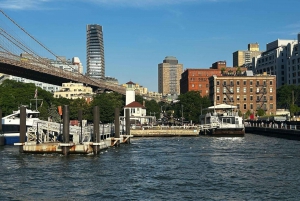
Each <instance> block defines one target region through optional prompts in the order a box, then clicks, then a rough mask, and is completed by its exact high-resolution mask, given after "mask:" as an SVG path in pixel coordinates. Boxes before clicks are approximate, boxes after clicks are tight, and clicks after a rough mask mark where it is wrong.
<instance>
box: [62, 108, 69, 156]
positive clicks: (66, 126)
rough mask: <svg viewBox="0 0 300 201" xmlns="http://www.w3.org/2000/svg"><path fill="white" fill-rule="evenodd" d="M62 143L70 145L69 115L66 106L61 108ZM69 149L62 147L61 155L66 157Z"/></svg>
mask: <svg viewBox="0 0 300 201" xmlns="http://www.w3.org/2000/svg"><path fill="white" fill-rule="evenodd" d="M63 143H65V144H68V143H70V114H69V106H68V105H64V108H63ZM69 149H70V147H69V146H63V155H68V154H69Z"/></svg>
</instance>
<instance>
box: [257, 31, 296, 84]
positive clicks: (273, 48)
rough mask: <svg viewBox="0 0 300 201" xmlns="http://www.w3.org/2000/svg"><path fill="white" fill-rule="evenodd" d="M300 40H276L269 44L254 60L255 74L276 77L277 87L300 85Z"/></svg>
mask: <svg viewBox="0 0 300 201" xmlns="http://www.w3.org/2000/svg"><path fill="white" fill-rule="evenodd" d="M299 41H300V34H298V40H281V39H278V40H275V41H273V42H271V43H268V44H267V46H266V47H267V48H266V51H265V52H263V53H262V54H261V55H259V56H256V57H254V58H253V60H252V65H253V72H254V73H257V74H263V73H264V72H266V73H268V74H271V75H276V77H277V78H276V87H277V88H280V86H282V85H284V84H288V85H290V84H296V85H298V84H300V56H299Z"/></svg>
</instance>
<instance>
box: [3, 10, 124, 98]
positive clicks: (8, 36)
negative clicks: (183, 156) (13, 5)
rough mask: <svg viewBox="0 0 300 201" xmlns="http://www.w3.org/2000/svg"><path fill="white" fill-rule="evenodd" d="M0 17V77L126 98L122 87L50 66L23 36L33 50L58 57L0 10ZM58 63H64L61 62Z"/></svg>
mask: <svg viewBox="0 0 300 201" xmlns="http://www.w3.org/2000/svg"><path fill="white" fill-rule="evenodd" d="M0 14H1V16H0V17H1V18H2V19H0V21H3V20H5V21H6V22H8V23H1V25H0V26H1V27H0V73H4V74H8V75H13V76H18V77H22V78H27V79H31V80H36V81H40V82H44V83H49V84H54V85H59V86H61V85H62V83H66V82H77V83H83V84H85V85H88V86H90V87H92V88H93V90H94V91H95V90H98V89H100V90H103V91H115V92H117V93H120V94H124V95H125V93H126V89H125V88H124V87H122V86H119V85H117V84H113V83H110V82H106V81H105V80H97V79H93V78H90V77H88V76H86V75H83V74H81V73H78V72H71V71H67V70H63V69H60V68H58V67H55V66H53V65H52V64H51V63H50V59H45V56H41V55H39V54H37V53H36V52H37V51H38V52H42V51H40V49H39V50H35V49H34V48H32V47H29V46H28V45H26V44H25V42H24V41H23V37H24V35H25V36H26V37H27V40H28V39H29V40H30V41H31V42H30V43H32V41H33V42H34V43H35V45H36V46H38V47H39V48H42V50H43V52H47V55H51V56H54V58H58V59H59V58H60V57H58V56H57V55H55V54H54V53H53V52H52V51H51V50H49V49H48V48H46V47H45V46H44V45H43V44H42V43H40V42H39V41H38V40H37V39H35V38H34V37H33V36H31V35H30V34H29V33H28V32H27V31H26V30H25V29H24V28H22V27H21V26H19V25H18V24H17V23H16V22H15V21H14V20H12V19H11V18H10V17H9V16H7V15H6V14H5V13H4V12H3V11H2V10H0ZM7 24H8V26H7ZM9 25H10V26H11V25H13V28H11V27H9ZM18 33H19V34H18ZM20 33H21V34H20ZM20 35H22V37H20ZM20 38H22V39H20ZM27 40H26V41H27ZM22 53H26V54H28V55H30V58H26V59H25V58H23V57H21V56H20V55H21V54H22ZM61 62H63V63H65V62H64V61H61Z"/></svg>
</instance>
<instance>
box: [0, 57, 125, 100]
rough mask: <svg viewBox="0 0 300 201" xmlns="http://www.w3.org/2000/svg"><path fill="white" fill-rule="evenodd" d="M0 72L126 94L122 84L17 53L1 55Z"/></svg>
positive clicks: (56, 83) (52, 82) (58, 83)
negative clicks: (94, 77)
mask: <svg viewBox="0 0 300 201" xmlns="http://www.w3.org/2000/svg"><path fill="white" fill-rule="evenodd" d="M0 73H4V74H8V75H14V76H18V77H23V78H27V79H31V80H36V81H40V82H44V83H49V84H54V85H59V86H61V85H62V83H66V82H78V83H83V84H86V85H88V86H90V87H92V88H93V90H94V91H95V90H97V89H101V90H103V91H115V92H117V93H120V94H124V95H125V94H126V89H125V88H124V87H122V86H119V85H116V84H113V83H108V82H106V81H102V80H96V79H92V78H89V77H87V76H85V75H82V74H80V73H74V72H71V71H65V70H63V69H60V68H57V67H54V66H52V65H51V64H50V63H49V62H47V61H46V60H45V61H44V62H38V63H37V62H34V61H33V62H30V60H22V57H19V56H16V55H9V56H7V55H6V56H3V54H2V55H0Z"/></svg>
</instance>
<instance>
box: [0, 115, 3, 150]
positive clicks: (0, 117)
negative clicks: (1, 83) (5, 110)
mask: <svg viewBox="0 0 300 201" xmlns="http://www.w3.org/2000/svg"><path fill="white" fill-rule="evenodd" d="M0 120H1V121H0V146H3V145H4V134H3V130H2V109H0Z"/></svg>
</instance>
